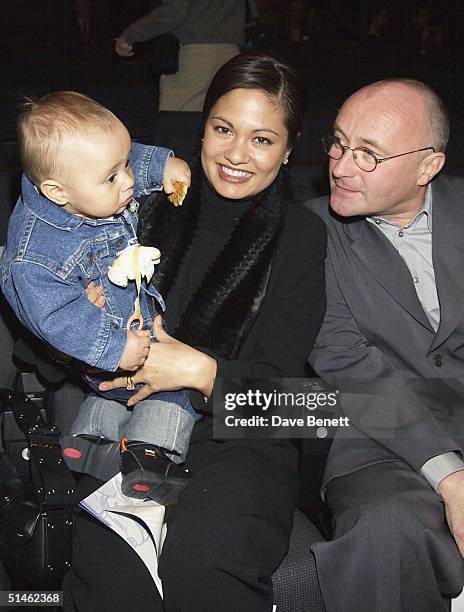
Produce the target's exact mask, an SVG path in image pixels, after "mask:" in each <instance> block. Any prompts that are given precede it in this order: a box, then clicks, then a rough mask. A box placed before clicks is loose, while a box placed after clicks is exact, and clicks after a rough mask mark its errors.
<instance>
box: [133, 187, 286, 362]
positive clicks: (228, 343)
mask: <svg viewBox="0 0 464 612" xmlns="http://www.w3.org/2000/svg"><path fill="white" fill-rule="evenodd" d="M196 179H197V177H196V176H194V177H193V179H192V185H195V184H196V185H200V183H201V181H200V180H196ZM159 199H161V198H159ZM282 202H283V197H282V195H281V193H280V190H279V188H278V181H277V180H276V182H275V183H274V185H272V186H271V187H270V188H269V189H268V190H266V191H265V192H264V193H263V194H262V195H261V196H258V197H257V198H256V200H255V201H254V202H253V204H252V205H251V206H250V208H249V209H248V210H247V212H246V213H245V214H244V215H243V217H242V218H241V220H240V221H239V223H238V225H237V226H236V228H235V229H234V231H233V232H232V234H231V236H230V238H229V240H228V241H227V243H226V245H225V247H224V249H223V251H222V252H221V253H220V255H219V256H218V257H217V259H216V260H215V261H214V262H213V264H212V265H211V268H210V269H209V270H208V272H207V273H206V275H205V278H204V279H203V281H202V283H201V285H200V287H199V288H198V290H197V291H196V293H195V294H194V295H193V296H192V299H191V300H190V303H189V304H188V305H187V306H186V308H185V309H184V312H183V315H182V317H181V320H180V321H179V325H178V327H177V329H176V330H174V332H173V335H174V336H175V337H176V338H177V339H179V340H181V341H183V342H186V343H188V344H191V345H193V346H202V347H205V348H206V349H209V350H211V351H213V352H214V353H216V354H218V355H220V356H221V357H224V358H228V359H234V358H236V357H237V356H238V353H239V351H240V348H241V346H242V344H243V342H244V340H245V339H246V337H247V335H248V333H249V330H250V328H251V325H252V324H253V322H254V320H255V319H256V316H257V314H258V312H259V310H260V308H261V305H262V303H263V300H264V297H265V294H266V288H267V284H268V282H269V277H270V272H271V266H272V261H273V257H274V254H275V252H276V249H277V246H278V240H279V237H280V233H281V230H282V226H283V212H284V211H283V203H282ZM148 208H149V206H148V205H145V206H144V208H143V211H142V223H141V225H142V226H143V231H141V232H140V240H141V242H142V244H150V245H153V246H156V247H158V248H159V249H160V251H161V253H162V259H161V263H160V265H159V266H158V269H157V271H156V274H155V276H154V277H153V283H154V285H155V286H156V287H157V288H158V289H159V291H160V292H161V294H163V295H167V293H168V291H169V290H170V289H171V287H172V285H173V282H174V279H175V277H176V273H177V271H178V270H179V266H180V264H181V262H182V258H183V256H184V254H185V252H186V251H187V249H188V246H189V245H190V243H191V241H192V240H193V237H194V234H195V231H196V226H197V220H198V218H199V213H200V194H199V188H196V189H194V188H192V189H191V190H189V194H188V196H187V199H186V202H185V203H184V205H183V206H182V211H181V214H180V215H179V214H178V213H179V211H178V209H172V207H170V206H169V205H168V204H166V203H164V202H162V203H159V204H157V205H156V207H155V208H154V209H153V208H151V207H150V210H149V212H147V211H148ZM152 211H153V212H152ZM150 217H151V218H152V219H153V222H151V221H150V220H149V219H150Z"/></svg>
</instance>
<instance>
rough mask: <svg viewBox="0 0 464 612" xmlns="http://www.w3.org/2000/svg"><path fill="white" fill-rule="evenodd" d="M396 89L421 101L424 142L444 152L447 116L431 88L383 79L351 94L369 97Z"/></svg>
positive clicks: (399, 79)
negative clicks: (405, 91) (406, 92)
mask: <svg viewBox="0 0 464 612" xmlns="http://www.w3.org/2000/svg"><path fill="white" fill-rule="evenodd" d="M391 87H398V88H403V87H404V88H409V89H410V90H411V93H413V94H416V95H418V96H419V97H420V98H421V100H422V107H421V109H417V110H421V111H422V123H423V126H422V129H423V130H424V138H425V140H424V142H425V141H426V142H427V143H428V144H430V145H431V146H433V147H434V149H435V151H442V152H444V151H445V150H446V146H447V144H448V140H449V134H450V125H449V115H448V111H447V109H446V106H445V104H444V102H443V100H442V99H441V98H440V96H438V94H436V93H435V92H434V91H433V89H432V88H431V87H429V86H428V85H426V84H425V83H422V82H421V81H416V80H414V79H403V78H397V79H385V80H383V81H377V82H376V83H372V84H371V85H366V87H363V88H362V89H360V90H358V91H357V92H355V93H354V94H353V96H356V95H357V94H365V95H366V96H368V97H370V96H373V95H375V94H377V93H380V92H381V91H382V89H386V88H391Z"/></svg>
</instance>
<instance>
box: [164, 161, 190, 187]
mask: <svg viewBox="0 0 464 612" xmlns="http://www.w3.org/2000/svg"><path fill="white" fill-rule="evenodd" d="M190 181H191V174H190V168H189V167H188V165H187V164H186V162H184V160H183V159H179V158H178V157H169V158H168V160H167V162H166V166H165V169H164V177H163V189H164V191H165V192H166V193H167V194H170V193H173V192H175V191H176V185H175V183H184V184H185V185H186V187H187V188H188V187H190Z"/></svg>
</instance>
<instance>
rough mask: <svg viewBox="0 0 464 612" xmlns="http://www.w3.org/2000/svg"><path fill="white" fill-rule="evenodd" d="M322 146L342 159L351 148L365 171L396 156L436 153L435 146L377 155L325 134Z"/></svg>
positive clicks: (357, 163) (330, 154) (371, 170)
mask: <svg viewBox="0 0 464 612" xmlns="http://www.w3.org/2000/svg"><path fill="white" fill-rule="evenodd" d="M322 146H323V147H324V151H325V152H326V153H327V155H328V156H329V157H331V158H332V159H341V158H342V157H343V155H344V154H345V151H346V150H347V149H349V150H350V151H351V152H352V153H353V159H354V161H355V164H356V165H357V166H358V168H360V169H361V170H363V171H364V172H373V171H374V170H375V169H376V168H377V164H381V163H382V162H384V161H387V160H389V159H394V158H395V157H402V156H403V155H410V154H411V153H419V152H420V151H433V152H434V153H435V149H434V147H424V148H423V149H415V150H414V151H407V152H406V153H398V155H390V156H389V157H377V155H376V154H375V153H373V152H372V151H371V150H370V149H368V148H367V147H349V146H348V145H346V144H344V143H343V142H342V141H341V140H340V138H338V136H324V137H323V138H322Z"/></svg>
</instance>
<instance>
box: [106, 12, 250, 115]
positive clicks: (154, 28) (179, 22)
mask: <svg viewBox="0 0 464 612" xmlns="http://www.w3.org/2000/svg"><path fill="white" fill-rule="evenodd" d="M244 31H245V2H244V0H196V1H195V2H193V0H161V2H157V6H156V7H155V8H154V10H153V11H152V12H151V13H149V14H148V15H146V16H145V17H142V19H139V20H138V21H136V22H134V23H132V24H130V25H129V26H128V27H127V28H126V29H125V30H124V31H123V32H122V34H121V35H120V36H119V37H118V38H117V39H116V46H115V50H116V53H118V55H120V56H122V57H128V56H131V55H134V51H133V44H134V43H136V42H144V41H146V40H150V39H152V38H155V37H157V36H161V35H162V34H167V33H168V32H172V33H173V34H174V35H175V36H176V38H178V40H179V42H180V49H179V69H178V71H177V72H176V73H175V74H163V75H161V79H160V93H159V95H160V100H159V110H161V111H201V110H202V108H203V102H204V99H205V95H206V90H207V89H208V87H209V84H210V82H211V79H212V78H213V76H214V75H215V74H216V72H217V71H218V70H219V68H220V67H221V66H222V65H223V64H225V63H226V62H227V61H228V60H229V59H231V58H232V57H234V56H235V55H238V53H239V47H240V45H242V44H243V43H244V41H245V34H244Z"/></svg>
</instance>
